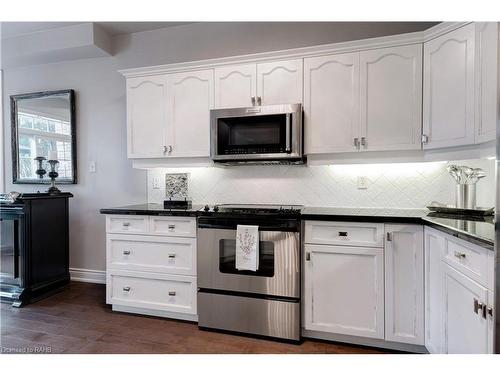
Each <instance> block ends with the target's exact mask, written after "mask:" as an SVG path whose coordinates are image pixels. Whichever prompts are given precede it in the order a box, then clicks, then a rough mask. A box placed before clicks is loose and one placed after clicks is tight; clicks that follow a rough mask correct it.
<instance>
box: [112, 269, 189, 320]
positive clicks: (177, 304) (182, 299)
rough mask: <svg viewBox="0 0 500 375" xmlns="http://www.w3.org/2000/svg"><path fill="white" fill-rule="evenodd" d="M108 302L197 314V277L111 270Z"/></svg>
mask: <svg viewBox="0 0 500 375" xmlns="http://www.w3.org/2000/svg"><path fill="white" fill-rule="evenodd" d="M106 288H107V290H106V302H107V303H109V304H116V305H123V306H130V307H139V308H147V309H155V310H162V311H169V312H177V313H184V314H196V278H195V277H191V276H174V275H160V274H146V273H141V272H130V271H116V272H115V271H109V270H108V274H107V282H106Z"/></svg>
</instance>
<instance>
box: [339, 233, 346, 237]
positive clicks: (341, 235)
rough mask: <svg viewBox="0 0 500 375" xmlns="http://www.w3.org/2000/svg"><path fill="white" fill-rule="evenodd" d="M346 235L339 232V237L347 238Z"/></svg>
mask: <svg viewBox="0 0 500 375" xmlns="http://www.w3.org/2000/svg"><path fill="white" fill-rule="evenodd" d="M347 236H348V233H347V232H339V237H347Z"/></svg>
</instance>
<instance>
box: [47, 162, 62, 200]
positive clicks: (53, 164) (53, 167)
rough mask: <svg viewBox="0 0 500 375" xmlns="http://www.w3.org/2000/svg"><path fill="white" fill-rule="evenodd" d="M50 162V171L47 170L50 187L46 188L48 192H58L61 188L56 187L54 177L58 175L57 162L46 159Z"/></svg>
mask: <svg viewBox="0 0 500 375" xmlns="http://www.w3.org/2000/svg"><path fill="white" fill-rule="evenodd" d="M48 162H49V164H50V172H49V177H50V180H51V182H50V188H49V189H48V190H47V192H48V193H49V194H59V193H60V192H61V190H59V189H58V188H57V187H56V178H57V176H59V173H57V172H56V165H57V164H59V161H58V160H49V161H48Z"/></svg>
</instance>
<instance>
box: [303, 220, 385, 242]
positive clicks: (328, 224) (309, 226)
mask: <svg viewBox="0 0 500 375" xmlns="http://www.w3.org/2000/svg"><path fill="white" fill-rule="evenodd" d="M305 242H306V243H310V244H325V245H344V246H365V247H383V246H384V224H381V223H380V224H379V223H351V222H333V221H306V225H305Z"/></svg>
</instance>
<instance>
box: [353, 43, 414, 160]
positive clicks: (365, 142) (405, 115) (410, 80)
mask: <svg viewBox="0 0 500 375" xmlns="http://www.w3.org/2000/svg"><path fill="white" fill-rule="evenodd" d="M360 85H361V88H360V92H361V94H360V98H361V100H360V106H359V108H360V117H361V119H360V126H361V146H360V149H361V150H362V151H386V150H419V149H421V145H422V143H421V134H422V133H421V131H422V130H421V129H422V119H421V108H422V46H421V45H420V44H415V45H409V46H402V47H391V48H383V49H375V50H368V51H362V52H361V54H360Z"/></svg>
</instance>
